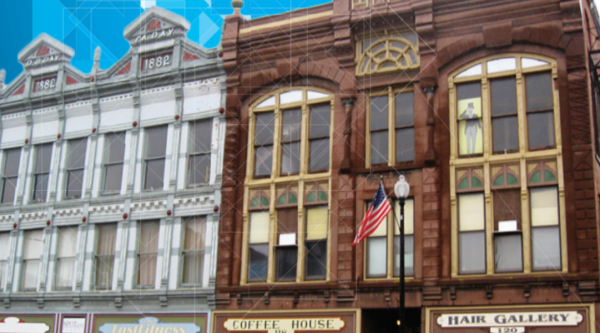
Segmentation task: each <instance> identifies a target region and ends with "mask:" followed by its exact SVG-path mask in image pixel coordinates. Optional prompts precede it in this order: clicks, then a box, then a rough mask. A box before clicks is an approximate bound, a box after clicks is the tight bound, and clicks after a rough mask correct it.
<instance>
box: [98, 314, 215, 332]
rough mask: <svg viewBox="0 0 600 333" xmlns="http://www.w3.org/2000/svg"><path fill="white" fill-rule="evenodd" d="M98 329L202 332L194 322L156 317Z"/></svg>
mask: <svg viewBox="0 0 600 333" xmlns="http://www.w3.org/2000/svg"><path fill="white" fill-rule="evenodd" d="M98 330H99V331H100V332H102V333H201V332H200V331H201V329H200V327H198V326H197V325H196V324H194V323H162V322H160V320H158V319H157V318H154V317H146V318H142V319H139V320H138V322H137V323H132V324H126V323H118V324H113V323H107V324H104V325H102V326H100V328H99V329H98ZM202 333H203V332H202Z"/></svg>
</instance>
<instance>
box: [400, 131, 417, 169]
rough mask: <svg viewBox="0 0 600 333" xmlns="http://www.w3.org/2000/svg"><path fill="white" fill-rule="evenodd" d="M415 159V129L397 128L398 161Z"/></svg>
mask: <svg viewBox="0 0 600 333" xmlns="http://www.w3.org/2000/svg"><path fill="white" fill-rule="evenodd" d="M414 159H415V129H414V128H404V129H398V130H396V162H408V161H414Z"/></svg>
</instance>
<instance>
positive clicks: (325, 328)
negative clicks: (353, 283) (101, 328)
mask: <svg viewBox="0 0 600 333" xmlns="http://www.w3.org/2000/svg"><path fill="white" fill-rule="evenodd" d="M345 326H346V322H345V321H344V320H343V319H342V318H339V317H337V318H229V319H227V320H225V322H224V323H223V327H225V329H226V330H227V331H228V332H252V331H262V332H265V331H266V332H268V333H294V332H296V331H298V332H311V331H319V332H333V331H341V330H342V329H343V328H344V327H345ZM107 333H108V332H107Z"/></svg>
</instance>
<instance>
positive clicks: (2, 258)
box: [0, 232, 11, 289]
mask: <svg viewBox="0 0 600 333" xmlns="http://www.w3.org/2000/svg"><path fill="white" fill-rule="evenodd" d="M0 244H3V246H0V289H1V288H2V286H3V285H4V282H5V280H6V276H5V274H6V266H7V264H8V257H9V256H10V249H11V248H10V246H9V244H10V232H2V233H0Z"/></svg>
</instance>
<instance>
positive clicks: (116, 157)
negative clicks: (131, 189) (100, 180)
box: [102, 132, 125, 194]
mask: <svg viewBox="0 0 600 333" xmlns="http://www.w3.org/2000/svg"><path fill="white" fill-rule="evenodd" d="M124 159H125V132H120V133H109V134H106V135H105V136H104V165H103V168H104V171H103V173H104V187H103V190H102V191H103V192H102V194H119V193H120V192H121V181H122V179H123V162H124Z"/></svg>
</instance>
